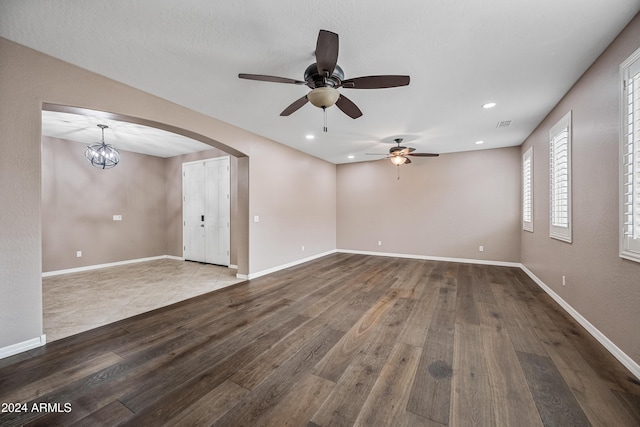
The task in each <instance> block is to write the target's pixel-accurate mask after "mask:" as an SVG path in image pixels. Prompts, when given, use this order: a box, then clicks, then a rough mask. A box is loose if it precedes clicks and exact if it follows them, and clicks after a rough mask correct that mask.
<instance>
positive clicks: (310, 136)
mask: <svg viewBox="0 0 640 427" xmlns="http://www.w3.org/2000/svg"><path fill="white" fill-rule="evenodd" d="M313 138H315V136H313V135H311V134H309V135H307V139H313Z"/></svg>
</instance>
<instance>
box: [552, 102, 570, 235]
mask: <svg viewBox="0 0 640 427" xmlns="http://www.w3.org/2000/svg"><path fill="white" fill-rule="evenodd" d="M549 195H550V201H549V208H550V218H549V235H550V236H551V237H553V238H555V239H560V240H564V241H565V242H569V243H571V111H569V112H568V113H567V115H566V116H564V117H563V118H562V119H560V121H559V122H558V123H557V124H556V125H555V126H554V127H553V128H551V131H549Z"/></svg>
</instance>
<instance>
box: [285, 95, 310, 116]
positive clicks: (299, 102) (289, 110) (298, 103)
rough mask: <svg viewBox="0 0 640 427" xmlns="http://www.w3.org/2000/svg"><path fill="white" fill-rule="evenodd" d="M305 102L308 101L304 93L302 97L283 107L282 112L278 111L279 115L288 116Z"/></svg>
mask: <svg viewBox="0 0 640 427" xmlns="http://www.w3.org/2000/svg"><path fill="white" fill-rule="evenodd" d="M307 102H309V100H308V99H307V95H305V96H303V97H302V98H300V99H297V100H296V101H294V102H293V103H292V104H291V105H289V106H288V107H287V108H285V109H284V111H283V112H282V113H280V115H281V116H289V115H291V113H294V112H296V111H298V110H299V109H300V108H302V106H303V105H304V104H306V103H307Z"/></svg>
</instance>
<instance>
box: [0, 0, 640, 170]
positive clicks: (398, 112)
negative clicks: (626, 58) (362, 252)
mask: <svg viewBox="0 0 640 427" xmlns="http://www.w3.org/2000/svg"><path fill="white" fill-rule="evenodd" d="M639 10H640V0H591V1H585V0H563V1H557V0H553V1H552V0H538V1H535V2H533V1H525V0H518V1H514V0H485V1H462V0H446V1H445V0H440V1H424V0H413V1H410V0H396V1H394V2H390V1H366V2H365V1H349V2H346V1H338V0H324V1H322V2H318V3H311V2H303V1H299V0H276V1H270V2H265V1H251V0H248V1H235V2H211V1H209V0H184V1H180V2H177V1H174V0H137V1H133V2H132V1H129V0H127V1H125V0H110V1H104V0H83V1H71V0H57V1H41V0H2V2H1V3H0V36H2V37H5V38H7V39H10V40H13V41H15V42H17V43H20V44H23V45H26V46H29V47H31V48H34V49H36V50H39V51H41V52H44V53H46V54H49V55H52V56H54V57H57V58H60V59H62V60H64V61H67V62H70V63H72V64H76V65H78V66H80V67H83V68H86V69H88V70H92V71H95V72H97V73H99V74H102V75H104V76H107V77H110V78H112V79H115V80H117V81H120V82H123V83H126V84H128V85H130V86H133V87H136V88H139V89H142V90H144V91H146V92H149V93H152V94H155V95H158V96H160V97H163V98H165V99H168V100H171V101H173V102H175V103H178V104H181V105H184V106H186V107H189V108H191V109H194V110H197V111H199V112H202V113H204V114H207V115H209V116H212V117H215V118H218V119H220V120H224V121H226V122H229V123H232V124H234V125H236V126H239V127H242V128H244V129H247V130H249V131H252V132H254V133H257V134H259V135H263V136H265V137H267V138H271V139H273V140H275V141H278V142H280V143H283V144H286V145H289V146H292V147H294V148H297V149H299V150H301V151H305V152H307V153H310V154H312V155H314V156H317V157H320V158H323V159H326V160H328V161H331V162H334V163H344V162H350V161H362V160H370V159H371V156H366V155H365V154H364V153H367V152H381V153H384V152H387V150H388V149H389V147H390V142H392V140H393V138H395V137H398V136H400V137H404V138H405V140H406V142H407V145H410V146H413V147H416V148H417V149H418V151H429V152H436V153H446V152H454V151H466V150H474V149H485V148H495V147H505V146H514V145H520V144H521V143H522V142H523V140H524V139H525V138H526V137H527V136H528V135H529V134H530V133H531V132H532V131H533V129H534V128H535V127H536V126H537V125H538V124H539V123H540V121H541V120H542V119H543V118H544V116H545V115H546V114H547V113H548V112H549V111H550V110H551V109H552V108H553V107H554V105H555V104H556V103H557V102H558V101H559V100H560V99H561V97H562V96H563V95H564V94H565V93H566V92H567V91H568V90H569V88H570V87H571V86H572V85H573V83H574V82H575V81H576V80H577V79H578V78H579V77H580V75H581V74H582V73H583V72H584V71H585V70H586V69H587V68H588V67H589V65H590V64H591V63H592V62H593V61H594V60H595V59H596V58H597V57H598V55H599V54H600V53H601V52H602V51H603V50H604V49H605V48H606V47H607V45H608V44H609V43H610V42H611V41H612V40H613V38H614V37H615V36H616V35H617V34H618V33H619V32H620V31H621V30H622V29H623V28H624V26H625V25H626V24H627V23H628V22H629V21H630V20H631V18H632V17H633V16H634V15H635V14H636V13H637V12H638V11H639ZM320 29H326V30H330V31H333V32H336V33H338V34H339V36H340V54H339V59H338V64H339V65H340V66H341V67H342V68H343V70H344V72H345V77H346V78H352V77H358V76H366V75H376V74H408V75H410V76H411V84H410V85H409V86H407V87H401V88H393V89H379V90H354V89H340V90H341V91H342V92H343V93H344V94H345V95H346V96H348V97H349V98H350V99H351V100H352V101H354V102H355V103H356V104H357V105H358V106H359V107H360V109H361V110H362V112H363V113H364V115H363V116H362V117H360V118H358V119H356V120H353V119H350V118H348V117H347V116H345V115H344V114H343V113H342V112H340V111H339V110H338V109H337V108H335V107H332V108H330V109H328V110H327V113H328V114H327V116H328V117H327V119H328V128H329V131H328V132H327V133H323V132H322V126H323V115H322V110H320V109H317V108H315V107H313V106H311V105H310V104H307V105H306V106H305V107H303V108H302V109H300V110H299V111H297V112H295V113H294V114H292V115H291V116H289V117H280V116H279V114H280V112H281V111H282V110H283V109H284V108H285V107H286V106H288V105H289V104H290V103H291V102H293V101H294V100H296V99H298V98H300V97H301V96H303V95H305V93H306V92H307V90H306V89H307V88H306V87H305V86H295V85H285V84H277V83H265V82H256V81H249V80H241V79H239V78H238V77H237V76H238V73H255V74H268V75H275V76H282V77H289V78H294V79H300V80H301V79H303V73H304V70H305V68H306V67H307V66H308V65H310V64H311V63H313V62H314V48H315V44H316V38H317V36H318V31H319V30H320ZM490 101H493V102H496V103H497V106H496V107H495V108H493V109H488V110H487V109H483V108H481V105H482V104H484V103H486V102H490ZM505 121H511V124H510V126H508V127H498V126H497V125H498V123H499V122H505ZM92 126H94V125H92ZM307 134H313V135H315V138H314V139H311V140H308V139H306V138H305V136H306V135H307ZM94 139H95V138H92V139H91V141H87V142H92V141H93V140H94ZM477 140H483V141H485V143H484V144H482V145H476V144H475V141H477ZM349 155H353V156H354V158H353V159H348V157H347V156H349ZM417 161H420V160H417Z"/></svg>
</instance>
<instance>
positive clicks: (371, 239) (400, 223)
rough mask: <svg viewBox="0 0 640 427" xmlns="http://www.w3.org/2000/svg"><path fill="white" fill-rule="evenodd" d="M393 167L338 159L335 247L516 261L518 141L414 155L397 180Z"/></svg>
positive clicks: (518, 243) (518, 189) (518, 178)
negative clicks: (502, 145)
mask: <svg viewBox="0 0 640 427" xmlns="http://www.w3.org/2000/svg"><path fill="white" fill-rule="evenodd" d="M397 169H398V167H397V166H394V165H392V164H391V162H389V161H387V160H384V161H375V162H367V163H356V164H345V165H340V166H338V248H340V249H351V250H362V251H376V252H390V253H402V254H410V255H423V256H436V257H453V258H467V259H481V260H492V261H507V262H519V260H520V233H519V224H520V222H519V212H520V210H519V200H520V150H519V148H517V147H513V148H503V149H495V150H481V151H471V152H464V153H452V154H444V155H441V156H440V157H437V158H417V159H414V160H412V163H411V164H410V165H406V166H400V180H398V179H397V173H398V170H397ZM378 240H380V241H382V246H378V244H377V242H378ZM480 245H483V246H484V252H479V250H478V249H479V246H480Z"/></svg>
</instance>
